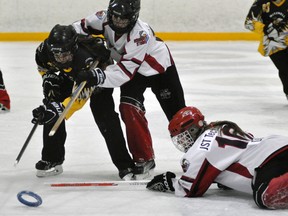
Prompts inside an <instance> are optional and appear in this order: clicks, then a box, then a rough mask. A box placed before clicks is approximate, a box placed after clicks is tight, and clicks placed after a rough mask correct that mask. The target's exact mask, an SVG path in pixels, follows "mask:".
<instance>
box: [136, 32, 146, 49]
mask: <svg viewBox="0 0 288 216" xmlns="http://www.w3.org/2000/svg"><path fill="white" fill-rule="evenodd" d="M139 35H140V37H139V38H136V39H134V43H136V44H137V46H140V45H143V44H147V42H148V40H149V36H148V34H147V33H146V32H145V31H140V32H139Z"/></svg>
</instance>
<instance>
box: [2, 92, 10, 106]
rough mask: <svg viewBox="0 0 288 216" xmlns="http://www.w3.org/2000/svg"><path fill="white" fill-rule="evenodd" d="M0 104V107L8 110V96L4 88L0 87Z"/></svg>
mask: <svg viewBox="0 0 288 216" xmlns="http://www.w3.org/2000/svg"><path fill="white" fill-rule="evenodd" d="M0 104H2V105H3V107H2V105H1V106H0V107H2V109H5V110H10V98H9V95H8V93H7V91H6V90H5V89H0Z"/></svg>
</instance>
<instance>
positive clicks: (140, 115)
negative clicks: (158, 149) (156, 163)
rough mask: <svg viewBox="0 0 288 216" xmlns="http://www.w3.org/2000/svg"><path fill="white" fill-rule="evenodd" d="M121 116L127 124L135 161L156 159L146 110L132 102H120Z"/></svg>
mask: <svg viewBox="0 0 288 216" xmlns="http://www.w3.org/2000/svg"><path fill="white" fill-rule="evenodd" d="M120 113H121V118H122V120H123V122H124V123H125V126H126V136H127V143H128V147H129V150H130V152H131V154H132V156H133V160H134V161H135V162H144V161H148V160H151V159H154V151H153V147H152V138H151V135H150V131H149V128H148V123H147V120H146V118H145V111H143V110H142V109H140V108H139V107H138V106H135V105H133V104H130V103H123V102H121V103H120Z"/></svg>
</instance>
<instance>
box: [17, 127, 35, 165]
mask: <svg viewBox="0 0 288 216" xmlns="http://www.w3.org/2000/svg"><path fill="white" fill-rule="evenodd" d="M38 125H39V123H38V122H37V123H36V124H35V125H34V126H33V128H32V130H31V131H30V133H29V135H28V137H27V139H26V141H25V143H24V145H23V146H22V149H21V150H20V152H19V154H18V156H17V158H16V161H15V163H14V166H16V165H17V164H18V163H19V161H20V159H21V157H22V155H23V153H24V151H25V149H26V147H27V146H28V144H29V142H30V140H31V137H32V136H33V134H34V132H35V130H36V128H37V126H38Z"/></svg>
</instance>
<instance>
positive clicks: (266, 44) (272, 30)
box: [245, 0, 288, 56]
mask: <svg viewBox="0 0 288 216" xmlns="http://www.w3.org/2000/svg"><path fill="white" fill-rule="evenodd" d="M287 21H288V1H287V0H282V1H280V2H279V3H275V2H273V1H271V0H256V1H255V2H254V3H253V5H252V7H251V9H250V11H249V13H248V15H247V17H246V20H245V28H247V29H249V30H251V31H255V32H257V33H260V34H262V37H261V42H260V46H259V52H260V53H261V54H262V55H264V56H269V55H271V54H273V53H276V52H278V51H280V50H283V49H286V48H287V41H288V38H287V35H288V22H287Z"/></svg>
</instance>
